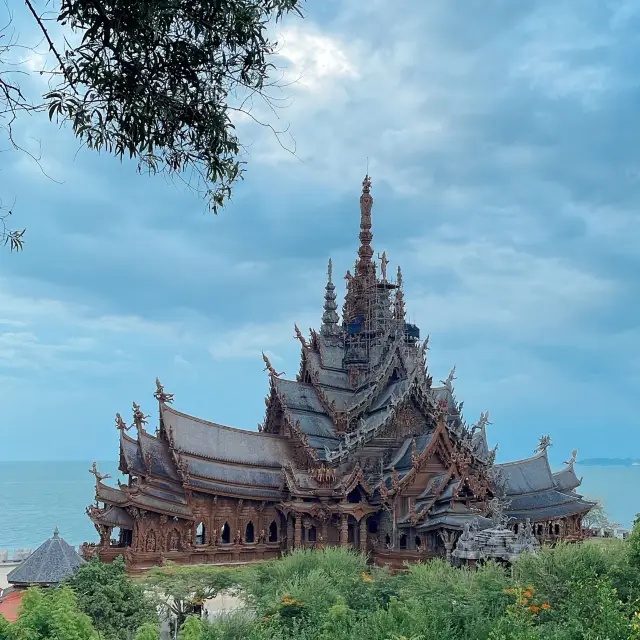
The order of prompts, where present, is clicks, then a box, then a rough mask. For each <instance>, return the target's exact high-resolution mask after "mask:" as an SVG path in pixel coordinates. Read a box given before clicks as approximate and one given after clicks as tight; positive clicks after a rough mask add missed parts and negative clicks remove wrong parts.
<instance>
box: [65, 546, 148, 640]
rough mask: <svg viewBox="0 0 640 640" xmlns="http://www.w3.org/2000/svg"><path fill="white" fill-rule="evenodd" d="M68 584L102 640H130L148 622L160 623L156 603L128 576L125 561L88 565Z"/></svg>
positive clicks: (94, 562)
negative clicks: (154, 604)
mask: <svg viewBox="0 0 640 640" xmlns="http://www.w3.org/2000/svg"><path fill="white" fill-rule="evenodd" d="M67 584H68V585H69V586H70V587H71V588H72V589H73V590H74V591H75V593H76V595H77V598H78V605H79V607H80V609H81V610H82V611H84V613H86V614H87V615H88V616H89V617H90V618H91V620H92V621H93V625H94V627H95V628H96V629H97V630H98V631H99V632H100V636H101V638H102V639H103V640H130V639H131V637H132V635H133V634H134V633H135V632H136V630H138V629H139V628H140V627H142V626H143V625H144V624H145V623H148V622H149V623H156V624H157V622H158V619H157V614H156V612H155V609H154V606H153V602H152V601H151V600H150V599H149V598H148V597H147V596H146V595H145V593H144V589H143V587H142V585H141V584H139V583H136V582H134V581H132V580H130V579H129V578H128V577H127V574H126V571H125V565H124V561H123V559H122V558H117V559H116V560H114V561H113V562H111V563H109V564H105V563H102V562H99V561H98V560H97V559H94V560H92V561H91V562H87V563H86V564H84V565H82V567H80V569H79V570H78V571H77V572H76V573H75V575H74V576H73V577H72V578H70V579H69V580H68V582H67Z"/></svg>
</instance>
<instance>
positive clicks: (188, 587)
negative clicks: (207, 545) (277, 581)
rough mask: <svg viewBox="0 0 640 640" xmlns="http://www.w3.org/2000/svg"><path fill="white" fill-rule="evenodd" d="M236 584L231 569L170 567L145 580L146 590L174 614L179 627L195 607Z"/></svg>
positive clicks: (162, 607)
mask: <svg viewBox="0 0 640 640" xmlns="http://www.w3.org/2000/svg"><path fill="white" fill-rule="evenodd" d="M235 584H236V580H235V574H234V573H233V572H231V571H230V570H228V569H221V568H219V567H206V566H195V567H176V566H171V565H170V566H168V567H162V568H157V569H153V570H152V571H151V572H150V573H149V575H148V577H147V578H146V580H145V587H146V588H147V589H148V590H149V592H150V593H152V594H153V597H154V599H155V601H156V603H157V605H158V607H159V609H160V610H161V611H162V612H164V613H165V614H173V615H174V616H175V619H176V621H177V626H178V628H180V627H181V626H182V624H183V622H184V621H185V620H186V619H187V617H188V616H189V615H190V614H192V613H193V611H194V607H196V606H198V605H202V603H203V602H204V601H205V600H206V599H208V598H214V597H215V596H216V595H217V594H218V593H219V592H220V591H223V590H224V589H228V588H230V587H233V586H234V585H235Z"/></svg>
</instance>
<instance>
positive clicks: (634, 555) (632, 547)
mask: <svg viewBox="0 0 640 640" xmlns="http://www.w3.org/2000/svg"><path fill="white" fill-rule="evenodd" d="M627 544H628V545H629V558H630V562H631V564H632V565H633V566H634V567H637V568H638V569H639V570H640V513H639V514H638V515H637V516H636V519H635V520H634V522H633V529H632V530H631V535H630V536H629V539H628V541H627Z"/></svg>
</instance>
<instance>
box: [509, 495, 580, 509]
mask: <svg viewBox="0 0 640 640" xmlns="http://www.w3.org/2000/svg"><path fill="white" fill-rule="evenodd" d="M576 500H578V498H577V497H576V496H570V495H567V494H566V493H561V492H560V491H556V490H555V489H549V490H547V491H539V492H537V493H529V494H526V495H519V496H512V497H511V498H510V501H511V503H510V504H509V506H508V507H507V512H509V511H526V510H529V509H541V508H543V507H551V506H554V505H560V504H568V503H570V502H575V501H576Z"/></svg>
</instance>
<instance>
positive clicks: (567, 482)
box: [553, 465, 582, 491]
mask: <svg viewBox="0 0 640 640" xmlns="http://www.w3.org/2000/svg"><path fill="white" fill-rule="evenodd" d="M553 482H554V483H555V485H556V487H557V488H558V490H559V491H573V490H574V489H577V488H578V487H579V486H580V485H581V484H582V480H580V479H579V478H578V476H577V475H576V472H575V470H574V468H573V465H571V466H569V467H565V468H564V469H562V470H561V471H556V473H554V474H553Z"/></svg>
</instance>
